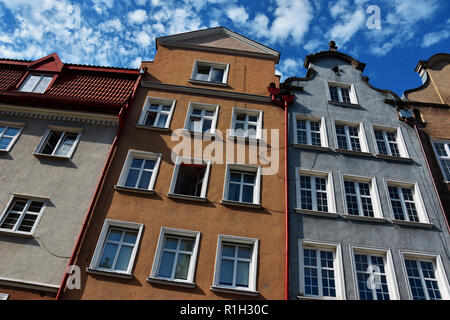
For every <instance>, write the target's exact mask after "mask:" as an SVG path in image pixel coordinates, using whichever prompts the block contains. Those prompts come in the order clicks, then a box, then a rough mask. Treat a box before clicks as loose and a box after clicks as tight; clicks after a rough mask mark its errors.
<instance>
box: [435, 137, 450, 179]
mask: <svg viewBox="0 0 450 320" xmlns="http://www.w3.org/2000/svg"><path fill="white" fill-rule="evenodd" d="M431 144H432V145H433V149H434V152H435V154H436V158H437V160H438V162H439V165H440V167H441V171H442V175H443V176H444V181H445V182H450V142H446V141H445V142H444V141H432V143H431Z"/></svg>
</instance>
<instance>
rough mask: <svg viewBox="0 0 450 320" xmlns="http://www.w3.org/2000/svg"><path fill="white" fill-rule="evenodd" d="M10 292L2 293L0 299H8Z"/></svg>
mask: <svg viewBox="0 0 450 320" xmlns="http://www.w3.org/2000/svg"><path fill="white" fill-rule="evenodd" d="M8 298H9V294H7V293H0V300H8Z"/></svg>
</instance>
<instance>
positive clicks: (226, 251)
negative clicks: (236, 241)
mask: <svg viewBox="0 0 450 320" xmlns="http://www.w3.org/2000/svg"><path fill="white" fill-rule="evenodd" d="M234 250H235V246H228V245H226V244H224V245H223V246H222V256H224V257H234Z"/></svg>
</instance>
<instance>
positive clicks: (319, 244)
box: [283, 43, 450, 300]
mask: <svg viewBox="0 0 450 320" xmlns="http://www.w3.org/2000/svg"><path fill="white" fill-rule="evenodd" d="M336 49H337V48H336V47H335V46H333V44H331V43H330V51H321V52H318V53H315V54H312V55H308V56H307V57H306V59H305V68H307V69H308V71H307V75H306V77H302V78H299V77H291V78H288V79H287V80H286V81H285V82H284V84H283V85H284V86H285V87H286V88H289V89H290V90H291V94H294V95H295V103H294V104H293V105H291V106H289V108H288V118H289V120H288V125H289V149H288V154H289V155H288V170H289V182H288V183H289V256H290V258H289V273H290V276H289V299H317V298H318V299H350V300H354V299H361V300H363V299H377V300H380V299H401V300H409V299H450V292H449V283H448V279H449V271H450V261H449V245H450V237H449V232H448V229H447V226H446V223H445V221H444V218H443V214H442V212H441V209H440V207H439V204H438V199H437V195H436V193H435V191H434V189H433V185H432V182H431V177H430V174H429V172H428V170H427V167H426V160H425V158H424V155H423V153H422V151H421V147H420V144H419V141H418V139H417V136H416V133H415V131H414V129H413V128H412V127H410V126H409V125H408V124H407V123H405V122H404V121H401V120H399V112H398V110H397V109H396V107H395V106H393V105H391V104H387V103H385V101H384V100H385V99H398V97H396V96H395V94H394V93H392V92H390V91H388V90H380V89H376V88H374V87H372V86H371V85H370V84H369V83H368V78H367V77H364V76H363V70H364V67H365V64H363V63H361V62H359V61H357V60H356V59H354V58H352V57H350V56H348V55H345V54H343V53H341V52H338V51H337V50H336Z"/></svg>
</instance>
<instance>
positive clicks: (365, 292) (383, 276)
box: [352, 248, 399, 300]
mask: <svg viewBox="0 0 450 320" xmlns="http://www.w3.org/2000/svg"><path fill="white" fill-rule="evenodd" d="M352 251H353V259H354V260H353V263H354V268H355V270H354V272H355V278H356V279H355V280H356V286H357V292H358V298H359V299H360V300H396V299H398V297H399V295H398V289H397V283H396V280H395V276H394V267H393V263H392V258H391V255H390V251H387V250H378V249H372V250H369V249H354V248H352Z"/></svg>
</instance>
